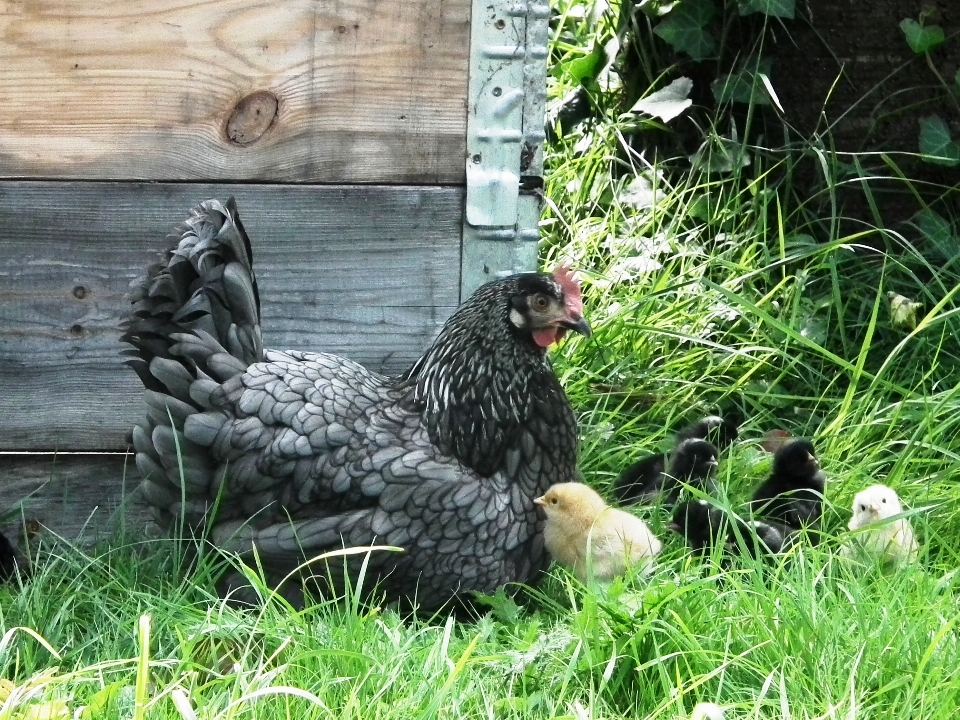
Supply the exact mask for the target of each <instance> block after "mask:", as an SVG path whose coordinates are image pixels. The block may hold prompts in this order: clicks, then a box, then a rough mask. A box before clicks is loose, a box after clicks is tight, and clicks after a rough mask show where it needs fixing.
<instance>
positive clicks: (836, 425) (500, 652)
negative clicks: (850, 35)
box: [0, 2, 960, 720]
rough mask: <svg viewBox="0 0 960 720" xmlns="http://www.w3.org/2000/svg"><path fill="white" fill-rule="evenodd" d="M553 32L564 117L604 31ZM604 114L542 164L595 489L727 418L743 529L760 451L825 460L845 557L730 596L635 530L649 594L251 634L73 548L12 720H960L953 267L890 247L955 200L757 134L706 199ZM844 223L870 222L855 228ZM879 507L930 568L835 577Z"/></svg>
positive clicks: (565, 583) (352, 606) (186, 587)
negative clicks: (909, 221) (587, 325)
mask: <svg viewBox="0 0 960 720" xmlns="http://www.w3.org/2000/svg"><path fill="white" fill-rule="evenodd" d="M559 7H560V10H561V12H562V13H564V16H565V17H568V21H564V22H562V23H560V24H558V25H557V26H555V32H554V38H553V40H554V43H553V48H554V61H555V65H554V71H553V73H552V76H551V83H550V97H551V98H553V99H555V100H556V99H559V98H561V97H563V96H564V95H566V94H567V93H568V92H569V91H570V90H571V89H572V88H573V87H574V86H575V81H574V80H573V79H572V78H571V76H570V75H569V74H568V73H565V72H564V71H563V70H562V67H563V63H564V62H566V61H567V60H569V59H571V58H572V59H576V58H577V57H580V56H583V55H584V54H585V52H586V51H585V50H584V48H588V47H589V42H590V39H591V35H590V33H596V34H597V35H598V37H599V36H600V35H601V34H602V32H601V31H603V32H606V33H607V35H605V36H604V37H607V36H609V34H610V33H609V30H610V27H611V26H610V25H604V24H603V23H604V22H605V21H604V20H603V19H602V18H601V19H600V20H597V18H596V17H594V16H592V15H590V16H589V17H590V18H592V20H590V22H586V21H584V20H583V18H584V14H583V13H573V12H571V10H572V9H573V8H575V7H577V5H576V3H573V2H561V3H560V6H559ZM588 15H589V14H588ZM598 23H599V24H598ZM598 28H599V29H598ZM638 51H640V52H644V53H647V56H646V60H647V61H650V57H649V52H650V49H649V48H647V47H646V46H644V47H641V48H639V50H638ZM663 72H664V73H667V74H668V73H669V72H670V70H669V68H667V69H665V70H664V71H663ZM659 78H660V74H659V72H658V73H652V74H651V75H650V77H649V78H647V80H645V81H644V82H658V81H659ZM661 84H662V83H661ZM597 92H598V96H597V98H596V105H597V108H598V115H597V117H596V118H595V119H594V120H593V121H588V122H586V123H584V124H582V125H580V126H578V127H576V128H572V129H570V130H568V131H567V132H566V133H565V134H564V135H563V136H562V137H560V138H559V139H557V140H556V142H554V143H553V144H552V145H551V146H550V147H549V148H548V152H547V158H546V162H547V167H548V172H547V187H546V196H547V198H548V202H547V207H546V210H545V212H544V223H543V228H544V236H545V241H544V243H543V260H544V264H545V265H547V266H551V265H553V264H554V263H556V262H558V261H566V262H570V263H572V264H573V265H575V266H576V267H577V268H580V269H581V271H582V273H583V276H584V280H585V299H586V305H587V308H588V314H589V318H590V320H591V322H592V324H593V326H594V329H595V335H594V337H593V338H592V339H590V340H582V339H573V340H570V341H568V342H567V344H566V345H564V346H563V347H562V348H560V349H559V351H558V352H557V353H556V356H555V364H556V367H557V371H558V374H559V375H560V376H561V378H562V381H563V383H564V385H565V387H566V389H567V392H568V394H569V396H570V398H571V400H572V401H573V403H574V405H575V406H576V407H577V409H578V411H579V413H580V420H581V427H582V442H581V456H582V466H583V470H584V475H585V479H586V480H587V481H588V482H589V483H591V484H592V485H594V486H595V487H597V488H598V489H600V490H601V491H606V490H608V488H609V484H610V482H611V481H612V480H613V479H614V478H615V477H616V474H617V472H618V471H619V470H620V469H622V468H623V467H624V465H625V463H627V462H628V461H629V460H631V459H632V458H634V457H636V456H637V455H640V454H642V453H645V452H650V451H655V450H660V449H663V448H665V447H667V446H668V445H669V440H670V437H671V434H672V432H673V431H674V430H675V429H676V428H677V427H678V426H680V425H682V424H683V423H684V422H687V421H690V420H693V419H695V418H696V417H698V416H700V415H703V414H705V413H711V412H715V411H717V410H723V411H725V412H736V413H737V414H738V415H740V416H741V417H742V418H743V420H744V423H743V427H742V438H741V441H740V442H738V443H737V444H736V445H735V446H734V447H733V448H731V449H730V450H729V451H728V453H726V454H725V456H724V457H723V459H722V463H721V468H720V479H721V484H722V485H723V487H724V489H725V493H726V495H727V500H728V501H729V502H731V503H735V502H737V501H738V500H739V499H742V498H743V497H744V496H745V495H746V494H747V493H748V492H749V490H750V488H751V487H752V486H754V485H755V484H756V483H757V482H758V481H759V479H760V478H762V477H763V476H764V474H765V473H766V472H767V471H768V469H769V456H767V455H765V454H764V453H763V452H762V451H761V450H760V449H759V447H758V445H757V443H756V440H757V439H759V438H760V437H761V436H762V434H763V433H764V432H766V431H767V430H770V429H774V428H782V429H786V430H788V431H790V432H792V433H794V434H797V435H805V436H808V437H811V438H813V439H814V440H815V442H816V445H817V448H818V450H819V453H820V455H821V460H822V464H823V466H824V468H825V470H826V472H827V474H828V477H829V484H828V489H827V516H826V528H827V530H828V531H829V532H830V533H831V535H832V538H831V539H830V540H829V541H827V542H825V543H824V544H822V545H820V546H818V547H816V548H811V547H809V546H806V545H801V546H798V547H797V548H795V549H794V551H793V553H792V554H791V555H790V556H789V557H787V558H784V559H783V561H782V562H779V563H774V564H764V563H758V562H754V561H750V560H743V561H740V562H739V563H737V564H734V565H733V566H730V567H726V566H721V565H720V564H718V563H716V562H713V561H710V560H708V561H705V562H701V561H698V560H695V559H692V558H690V557H689V556H688V555H687V554H686V553H685V551H684V549H683V547H682V546H681V544H680V543H679V541H678V539H677V538H674V537H671V536H670V535H669V533H668V532H667V531H666V530H665V528H664V525H665V522H666V518H665V517H664V516H663V515H661V514H659V513H658V512H657V511H656V510H651V509H647V510H642V511H638V512H641V514H643V515H644V516H645V517H646V519H648V521H649V522H650V524H651V526H652V527H653V529H654V530H655V532H656V533H657V534H658V535H659V536H660V537H662V538H664V539H665V541H666V549H665V551H664V553H663V555H662V556H661V558H660V561H659V563H658V567H657V569H656V570H655V572H654V573H653V575H652V576H650V577H648V578H644V579H640V578H627V579H626V580H624V581H622V582H621V581H618V582H615V583H614V584H613V585H612V586H610V587H607V588H601V587H595V586H589V587H588V586H583V585H581V584H579V583H578V582H577V581H576V580H574V579H573V578H571V577H570V576H569V575H567V574H566V573H565V572H563V571H562V570H559V569H554V570H553V571H552V573H551V575H550V576H549V577H548V578H547V579H546V581H545V582H543V583H542V584H541V585H540V586H539V587H537V588H532V589H525V590H523V591H522V592H521V593H520V595H519V598H518V602H514V601H512V600H510V599H507V598H505V597H500V598H495V599H493V600H492V601H491V609H490V611H489V612H488V613H487V614H486V615H484V616H482V617H480V618H477V619H469V618H467V619H460V618H454V617H446V616H437V617H433V618H429V619H427V618H411V617H404V616H401V615H399V614H397V613H396V612H394V611H393V610H392V609H390V608H380V607H367V606H364V605H361V604H360V603H359V602H357V601H356V599H355V598H348V599H347V600H345V601H342V602H329V601H327V602H318V603H316V604H313V605H311V606H309V607H308V608H307V609H305V610H302V611H297V610H294V609H293V608H291V607H290V606H288V605H286V604H285V602H284V601H283V600H282V599H281V598H277V597H272V598H268V600H267V601H266V602H265V603H264V606H263V607H262V609H260V610H258V611H241V610H237V609H235V608H233V607H230V606H228V605H226V604H225V603H224V602H223V601H221V600H220V599H219V598H218V597H217V595H216V592H215V590H214V585H213V576H214V570H216V568H217V567H218V565H219V564H220V563H223V562H226V560H224V559H223V558H219V557H217V556H215V555H209V554H208V555H207V556H205V558H204V559H203V560H201V561H200V562H198V563H195V564H193V565H189V564H188V563H186V561H185V560H184V558H183V557H182V556H181V555H180V552H181V548H179V546H172V544H171V543H165V542H157V541H153V542H146V541H142V540H139V539H137V538H136V537H132V538H129V539H127V540H115V541H114V542H113V543H112V544H111V545H109V546H105V547H100V548H97V549H94V550H90V549H87V550H82V549H79V548H71V547H69V546H65V545H61V546H58V547H56V548H48V549H47V550H45V551H44V554H43V555H42V556H41V558H40V560H41V561H40V562H39V563H38V565H37V567H38V572H37V576H36V577H35V578H34V579H33V580H32V581H31V582H30V583H28V584H26V585H25V586H24V587H23V588H22V589H21V588H19V587H17V586H14V585H7V586H4V587H0V627H2V628H3V629H4V630H5V632H6V634H5V635H4V636H3V639H2V640H0V664H2V667H3V671H2V672H3V676H4V677H6V678H9V679H10V680H12V681H13V683H15V684H14V685H13V686H12V692H11V693H10V694H9V695H6V697H5V699H4V701H3V703H2V705H0V720H6V719H7V718H17V719H20V718H23V719H25V720H41V719H42V718H47V719H50V720H52V719H53V718H60V717H77V718H81V719H83V718H136V719H137V720H139V719H140V718H150V719H154V718H157V719H159V718H170V719H173V718H178V719H184V720H192V718H203V719H205V720H206V719H212V718H257V719H258V720H272V719H274V718H276V719H280V718H284V719H287V718H293V717H296V718H298V719H302V720H306V719H307V718H338V719H340V718H342V719H345V720H349V719H350V718H363V719H364V720H372V719H377V720H381V719H382V720H389V719H391V718H404V719H405V720H406V719H407V718H423V719H424V720H428V719H432V718H444V719H447V718H450V719H453V718H489V719H491V720H494V719H495V720H501V719H508V718H545V719H546V718H564V719H566V718H570V719H571V720H585V719H586V718H621V717H622V718H628V717H629V718H633V717H640V718H676V717H685V716H686V715H687V714H688V713H689V712H690V710H691V709H692V707H693V705H694V704H696V703H697V702H700V701H716V702H718V703H720V704H721V705H723V706H725V707H726V708H728V711H727V714H728V717H733V718H844V719H849V720H853V719H856V720H867V719H873V718H930V719H931V720H934V719H938V718H944V719H945V720H946V719H947V718H953V717H954V716H955V714H956V708H957V707H960V677H958V674H960V636H958V632H957V623H958V622H960V602H958V600H960V598H958V591H960V588H958V583H960V578H958V575H957V568H958V567H960V531H958V528H960V484H958V482H957V480H958V478H957V475H958V472H957V470H956V468H957V467H958V466H960V465H958V462H960V441H958V439H957V438H958V437H960V357H958V355H960V351H958V345H957V342H956V339H955V338H956V337H957V336H958V334H960V327H958V303H957V293H958V289H960V272H958V268H960V264H958V263H956V262H951V261H949V259H944V258H943V257H938V256H937V255H936V248H935V243H934V242H932V241H931V239H930V238H929V237H925V236H924V235H923V233H919V234H918V233H916V232H913V230H915V229H916V228H912V227H910V226H904V225H902V224H901V225H896V224H891V223H888V222H886V220H885V215H884V205H885V202H886V200H887V198H889V197H890V196H889V193H890V192H898V193H902V194H905V195H908V196H911V197H915V198H916V201H917V204H918V210H922V209H923V208H925V207H932V206H933V205H932V204H935V203H936V198H937V196H947V195H949V194H950V193H951V192H954V193H955V192H956V191H955V190H952V191H951V189H949V188H936V187H932V186H929V185H922V184H920V183H918V182H917V181H913V180H911V179H909V178H907V177H905V176H903V174H902V173H898V167H899V166H898V165H897V161H896V158H891V157H886V156H880V155H873V156H870V155H842V154H838V153H834V152H832V151H830V150H829V145H828V144H827V143H824V142H807V141H801V140H797V139H796V138H788V140H787V141H786V142H784V143H783V144H781V145H779V146H772V145H771V144H769V143H766V144H764V143H762V142H761V140H760V139H758V138H757V136H756V134H755V133H751V132H749V128H748V127H745V126H744V125H743V124H741V130H740V137H747V138H750V139H749V140H740V141H737V143H736V144H735V147H734V150H735V153H737V154H740V156H741V157H744V156H746V155H749V157H750V159H751V163H750V164H749V165H742V164H740V163H734V167H736V166H738V165H742V166H740V167H739V169H732V170H731V171H730V172H707V171H704V170H699V171H698V170H697V169H696V168H691V166H690V163H689V162H687V160H686V157H685V155H682V154H674V155H673V156H670V155H669V154H667V155H662V154H656V153H646V152H643V153H641V152H637V151H636V150H634V149H633V148H634V145H635V142H634V140H635V133H636V127H637V120H636V119H635V118H627V119H625V118H624V117H623V115H622V114H621V113H620V110H619V109H618V107H619V106H618V104H617V102H616V101H615V100H616V95H617V92H618V91H617V90H616V88H612V89H611V88H607V89H606V90H603V89H600V90H598V91H597ZM709 120H710V123H703V124H702V125H703V127H704V128H706V129H705V130H704V131H703V132H704V137H711V136H713V137H714V140H716V135H717V133H722V134H724V135H727V136H728V137H729V135H730V133H729V122H730V118H729V117H728V116H726V115H724V114H723V113H722V112H718V113H717V114H715V115H713V116H712V117H711V118H709ZM711 123H712V124H711ZM711 127H713V128H717V131H714V130H711V129H710V128H711ZM714 146H715V147H725V148H727V150H726V151H725V152H729V149H730V147H733V146H731V145H730V143H729V142H728V143H727V144H726V145H722V144H721V145H717V144H716V142H715V144H714ZM718 152H719V151H718ZM654 159H656V162H654ZM811 166H812V167H814V168H815V169H816V171H817V172H816V173H815V174H814V175H815V179H814V180H813V181H808V182H805V183H801V182H800V181H799V179H798V178H801V177H805V176H804V173H803V168H809V167H811ZM806 177H808V176H806ZM891 182H892V183H893V184H891ZM891 187H892V188H893V190H892V191H891ZM850 193H856V194H857V196H858V198H859V200H860V201H861V203H860V204H861V205H862V206H863V207H866V208H868V212H867V214H866V216H864V215H863V214H862V213H861V214H853V213H848V212H846V211H845V210H844V202H845V200H844V199H845V198H849V197H850ZM931 197H932V198H933V200H931V199H930V198H931ZM936 207H940V206H939V205H937V206H936ZM951 232H953V233H954V235H956V233H957V228H956V224H955V223H954V224H953V226H952V230H951ZM888 292H895V293H899V294H902V295H905V296H907V297H909V298H912V299H914V300H917V301H918V302H921V303H922V305H923V308H922V310H921V311H920V312H919V313H918V316H917V318H916V326H915V327H910V326H909V324H907V325H903V324H898V323H896V322H894V318H893V317H892V315H891V312H890V309H889V307H888V304H887V293H888ZM873 482H884V483H886V484H889V485H891V486H893V487H894V488H896V489H897V490H898V492H899V493H900V495H901V497H902V498H903V499H904V500H905V502H906V504H907V505H908V507H910V508H912V510H911V512H913V515H912V517H911V520H912V522H913V525H914V528H915V530H916V531H917V534H918V536H919V539H920V541H921V543H922V550H921V557H920V561H919V563H918V564H917V565H916V566H915V567H911V568H908V569H906V570H904V571H902V572H899V573H896V574H892V575H884V574H882V573H881V572H879V570H878V569H876V568H869V567H863V566H860V565H856V564H852V563H849V562H845V561H842V559H841V558H839V557H838V555H837V548H838V546H839V543H840V542H842V537H843V533H844V531H845V524H846V521H847V518H848V516H849V503H850V501H851V499H852V496H853V495H854V494H855V492H856V491H858V490H859V489H861V488H862V487H864V486H865V485H867V484H871V483H873ZM184 567H189V568H190V569H189V570H188V571H187V572H181V571H180V570H181V569H182V568H184ZM8 691H11V686H6V687H5V689H4V688H2V687H0V697H3V696H4V693H6V692H8Z"/></svg>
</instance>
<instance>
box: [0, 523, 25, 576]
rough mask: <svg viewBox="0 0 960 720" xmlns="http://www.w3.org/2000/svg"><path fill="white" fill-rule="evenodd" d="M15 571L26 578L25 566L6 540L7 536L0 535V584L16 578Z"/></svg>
mask: <svg viewBox="0 0 960 720" xmlns="http://www.w3.org/2000/svg"><path fill="white" fill-rule="evenodd" d="M17 571H19V572H20V574H21V575H23V576H24V577H26V574H27V567H26V565H25V564H24V563H23V561H22V560H21V558H20V557H19V556H18V554H17V551H16V550H14V548H13V545H11V544H10V541H9V540H7V536H6V535H4V534H3V533H0V582H6V581H7V580H11V579H13V578H14V577H16V575H17Z"/></svg>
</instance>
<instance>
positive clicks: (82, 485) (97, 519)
mask: <svg viewBox="0 0 960 720" xmlns="http://www.w3.org/2000/svg"><path fill="white" fill-rule="evenodd" d="M139 482H140V478H139V475H138V474H137V467H136V464H135V463H134V461H133V456H132V455H127V456H124V455H58V456H56V457H55V456H53V455H32V456H31V455H26V456H24V455H3V454H0V517H2V518H3V521H2V524H0V530H2V531H3V533H4V535H6V536H7V538H8V539H10V541H11V542H13V543H15V544H16V545H17V546H18V547H19V548H20V549H21V550H25V545H26V543H25V537H24V535H25V534H26V533H25V532H24V531H25V525H27V524H29V525H31V526H32V530H36V529H37V528H38V527H39V533H38V534H37V535H36V536H34V537H33V540H32V542H31V544H33V542H36V541H39V540H41V539H42V540H44V541H46V540H56V539H59V538H63V539H66V540H68V541H75V540H77V539H78V538H81V537H82V538H83V540H84V542H92V541H94V540H96V539H97V538H98V537H108V536H112V535H114V534H116V533H120V534H123V532H124V531H125V530H128V531H131V534H134V535H142V534H143V530H144V528H145V527H147V526H148V524H149V523H150V522H151V517H150V512H149V510H148V509H147V507H146V504H145V503H144V502H143V501H142V500H141V499H140V498H139V494H138V492H137V491H136V488H137V486H138V485H139Z"/></svg>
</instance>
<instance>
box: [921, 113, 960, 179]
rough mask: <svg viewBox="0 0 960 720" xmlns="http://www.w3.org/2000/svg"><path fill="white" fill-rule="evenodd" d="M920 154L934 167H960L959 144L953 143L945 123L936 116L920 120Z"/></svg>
mask: <svg viewBox="0 0 960 720" xmlns="http://www.w3.org/2000/svg"><path fill="white" fill-rule="evenodd" d="M920 152H921V153H922V154H923V155H926V156H927V157H925V158H924V160H926V161H927V162H931V163H934V164H936V165H946V166H948V167H953V166H955V165H960V143H956V142H954V140H953V139H952V138H951V137H950V128H949V127H948V126H947V123H946V122H945V121H944V120H943V118H941V117H938V116H937V115H930V116H928V117H925V118H920Z"/></svg>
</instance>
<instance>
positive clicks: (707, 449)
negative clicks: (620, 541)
mask: <svg viewBox="0 0 960 720" xmlns="http://www.w3.org/2000/svg"><path fill="white" fill-rule="evenodd" d="M718 454H719V453H718V451H717V448H716V447H714V446H713V444H711V443H709V442H707V441H706V440H700V439H696V438H688V439H686V440H681V441H680V442H679V443H678V444H677V446H676V447H675V448H674V450H673V453H672V454H671V456H670V463H669V465H667V467H666V470H664V459H663V456H660V455H655V456H650V457H647V458H643V459H641V460H639V461H638V462H636V463H634V464H633V465H631V466H630V467H629V468H627V469H626V470H625V471H624V472H623V473H622V474H621V475H620V477H619V478H617V482H616V483H615V484H614V487H613V490H614V494H615V495H616V496H617V498H618V499H619V500H620V501H621V502H624V503H638V502H652V501H654V500H656V499H657V498H660V500H661V501H662V502H664V503H666V504H669V505H673V504H675V503H676V502H677V500H678V499H679V497H680V492H681V490H683V483H686V484H687V485H691V486H693V487H697V488H700V489H701V490H704V491H705V492H707V493H712V492H714V491H715V490H716V485H715V484H714V481H713V472H714V470H715V469H716V467H717V456H718ZM657 461H659V463H658V462H657Z"/></svg>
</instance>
